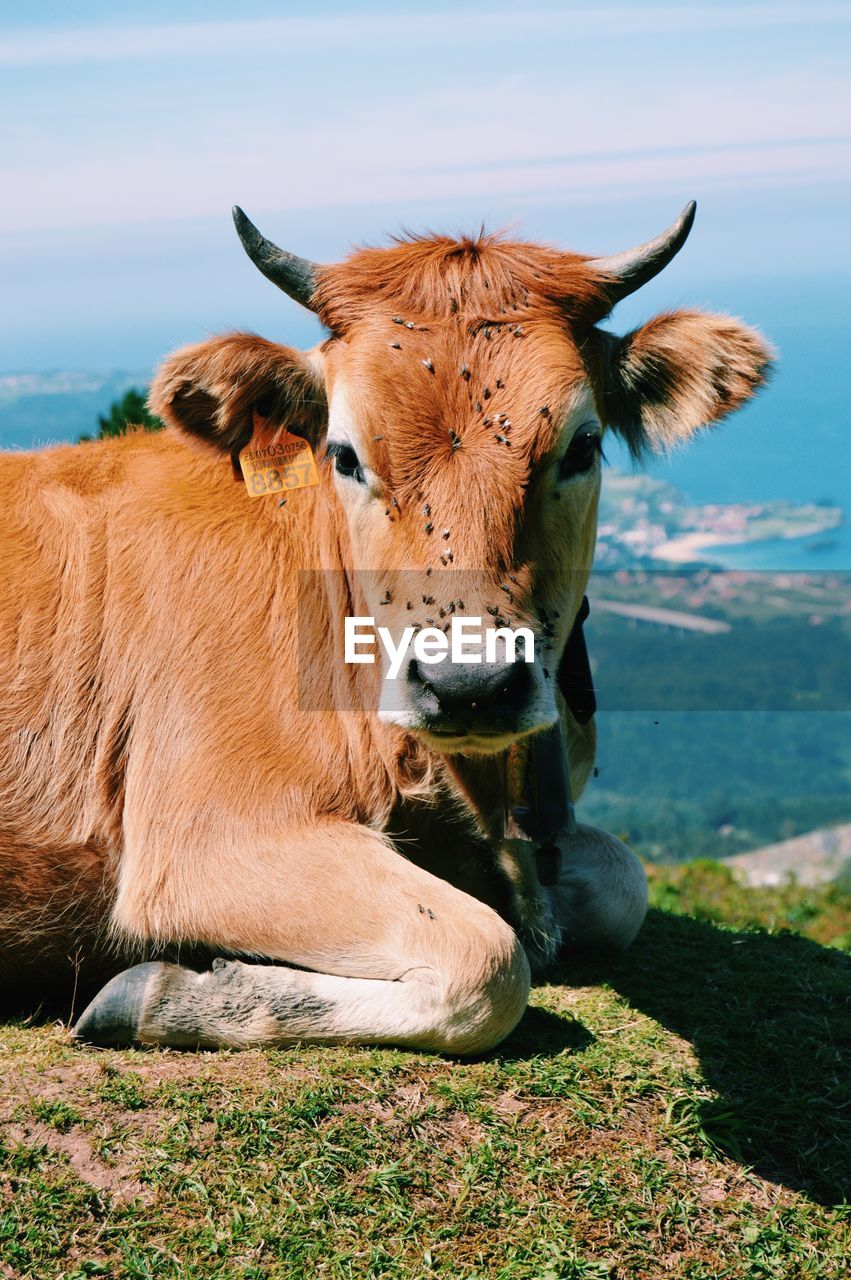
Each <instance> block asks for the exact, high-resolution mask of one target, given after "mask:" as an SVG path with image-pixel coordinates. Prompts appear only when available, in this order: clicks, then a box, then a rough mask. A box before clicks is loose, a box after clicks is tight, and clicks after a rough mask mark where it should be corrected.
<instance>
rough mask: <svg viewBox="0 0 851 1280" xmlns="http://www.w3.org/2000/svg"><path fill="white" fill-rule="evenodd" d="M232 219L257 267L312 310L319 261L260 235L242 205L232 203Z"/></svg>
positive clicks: (237, 232)
mask: <svg viewBox="0 0 851 1280" xmlns="http://www.w3.org/2000/svg"><path fill="white" fill-rule="evenodd" d="M233 221H234V225H235V226H236V234H237V235H238V236H239V238H240V240H241V241H242V247H243V249H244V250H245V252H246V253H247V254H248V256H249V258H250V259H251V261H252V262H253V263H254V265H255V267H257V268H259V270H260V271H262V272H263V274H264V276H265V277H266V279H267V280H271V281H272V284H276V285H277V286H278V288H279V289H283V291H284V293H287V294H289V296H290V297H291V298H293V299H295V301H296V302H300V303H301V305H302V306H303V307H308V308H309V309H310V310H311V311H312V310H313V307H312V305H311V300H312V298H313V295H314V293H315V292H316V286H317V284H318V278H317V275H318V272H319V270H320V266H319V263H317V262H311V261H310V259H309V258H299V257H297V256H296V254H294V253H287V251H286V249H279V248H278V246H277V245H276V244H273V243H272V241H271V240H267V239H266V237H265V236H263V235H261V234H260V232H259V231H258V230H257V228H256V227H255V225H254V223H253V222H252V221H251V219H250V218H248V217H246V215H245V214H244V213H243V212H242V210H241V209H240V207H239V205H238V204H237V205H234V207H233Z"/></svg>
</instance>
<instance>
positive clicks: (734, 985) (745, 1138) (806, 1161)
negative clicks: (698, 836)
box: [552, 911, 851, 1205]
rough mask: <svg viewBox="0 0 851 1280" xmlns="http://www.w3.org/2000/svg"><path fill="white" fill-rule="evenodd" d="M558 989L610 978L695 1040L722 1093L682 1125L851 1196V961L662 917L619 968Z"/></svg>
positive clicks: (790, 942) (839, 1197) (750, 1160)
mask: <svg viewBox="0 0 851 1280" xmlns="http://www.w3.org/2000/svg"><path fill="white" fill-rule="evenodd" d="M552 980H553V981H557V982H558V981H563V982H565V983H567V984H570V985H593V984H595V983H598V982H607V983H608V984H609V985H610V986H611V987H612V988H613V989H614V990H615V991H617V992H618V993H619V994H620V996H621V997H622V998H623V999H625V1000H627V1001H628V1002H629V1003H630V1005H632V1006H633V1007H634V1008H635V1009H637V1010H639V1011H640V1012H642V1013H645V1014H647V1015H649V1016H650V1017H651V1018H653V1019H654V1020H655V1021H657V1022H659V1023H660V1024H661V1025H662V1026H665V1027H667V1028H668V1029H669V1030H671V1031H673V1032H674V1033H675V1034H676V1035H678V1036H681V1037H683V1038H684V1039H686V1040H689V1041H690V1042H691V1043H692V1045H693V1046H694V1049H695V1051H696V1053H697V1055H698V1057H699V1059H700V1065H701V1069H702V1072H703V1076H704V1079H705V1081H706V1083H707V1085H708V1086H709V1088H710V1089H712V1090H713V1092H714V1093H716V1094H717V1095H718V1096H717V1098H716V1099H714V1100H712V1101H707V1102H705V1103H704V1104H700V1102H697V1103H694V1102H692V1100H691V1099H689V1100H688V1104H687V1105H686V1106H685V1109H684V1110H682V1111H678V1110H677V1106H676V1104H675V1105H674V1107H673V1110H672V1123H673V1125H674V1126H675V1127H677V1128H679V1132H680V1134H681V1136H682V1137H683V1138H684V1139H685V1140H686V1141H688V1140H689V1137H690V1136H691V1137H692V1138H693V1140H694V1142H695V1146H696V1147H698V1148H699V1147H700V1145H701V1140H702V1141H703V1142H704V1143H706V1142H708V1143H709V1144H710V1146H712V1147H714V1148H715V1149H717V1150H719V1151H721V1152H724V1153H725V1154H727V1155H729V1156H731V1157H732V1158H733V1159H734V1160H736V1161H738V1162H739V1163H743V1164H747V1165H750V1166H751V1167H753V1169H754V1170H755V1171H756V1172H757V1173H759V1174H760V1175H761V1176H762V1177H764V1178H768V1179H771V1180H772V1181H776V1182H781V1183H783V1184H784V1185H785V1186H787V1187H790V1188H794V1189H795V1190H798V1191H802V1192H805V1193H806V1194H807V1195H809V1196H810V1197H812V1198H813V1199H814V1200H817V1201H819V1202H820V1203H822V1204H831V1205H835V1204H837V1203H840V1202H843V1201H848V1200H849V1199H851V1054H850V1053H849V1050H851V958H849V957H848V956H846V955H843V954H842V953H841V952H839V951H835V950H833V949H831V948H828V947H822V946H819V945H818V944H817V943H815V942H811V941H810V940H809V939H808V938H803V937H800V936H799V935H797V934H791V933H781V934H767V933H762V932H745V933H740V932H734V931H732V930H729V929H722V928H718V927H717V926H715V925H713V924H709V923H706V922H704V921H700V920H695V919H693V918H691V917H688V916H677V915H670V914H668V913H666V912H662V911H651V912H650V914H649V915H648V918H647V923H646V924H645V926H644V928H643V930H642V932H641V934H640V935H639V937H638V939H637V941H636V942H635V944H634V945H633V947H632V948H631V949H630V950H629V951H628V952H627V953H626V954H625V955H624V956H623V957H621V958H619V959H618V960H616V961H611V960H609V961H603V960H592V959H582V960H580V959H578V958H576V957H573V958H569V959H567V960H565V962H564V963H563V964H562V966H561V969H560V971H559V972H558V973H557V974H556V975H554V977H553V979H552Z"/></svg>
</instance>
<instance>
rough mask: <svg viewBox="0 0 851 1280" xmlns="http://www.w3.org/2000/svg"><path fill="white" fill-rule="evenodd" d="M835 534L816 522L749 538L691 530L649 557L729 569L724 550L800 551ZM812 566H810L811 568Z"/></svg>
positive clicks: (677, 563)
mask: <svg viewBox="0 0 851 1280" xmlns="http://www.w3.org/2000/svg"><path fill="white" fill-rule="evenodd" d="M837 533H838V529H837V527H836V526H834V527H831V528H827V529H826V528H825V526H824V525H822V524H817V523H814V524H812V525H800V526H798V527H797V528H795V529H794V530H790V531H789V532H788V533H782V534H778V533H776V532H772V533H771V535H770V536H768V537H752V538H748V537H747V536H744V537H743V536H742V534H741V533H737V534H733V533H727V534H725V533H711V532H710V531H709V530H694V531H692V532H690V533H683V534H679V535H678V536H677V537H675V538H669V539H668V540H667V541H665V542H661V543H660V544H659V545H658V546H657V547H654V548H653V551H652V553H651V555H652V557H653V559H654V560H663V561H665V563H666V564H673V565H683V564H692V563H694V562H695V561H698V560H699V561H701V562H702V563H704V564H711V565H714V566H716V567H717V568H719V569H723V568H728V567H729V563H728V561H727V560H726V558H725V556H724V549H725V548H732V547H735V548H736V550H737V551H740V552H746V551H747V550H748V549H749V548H754V549H756V548H758V547H760V546H765V545H768V544H774V545H777V544H780V545H781V546H786V547H787V548H788V549H789V550H790V551H792V550H793V548H795V547H796V544H797V548H803V547H804V540H805V539H807V538H814V537H818V536H819V535H823V536H828V537H829V536H830V535H835V534H837ZM714 549H717V550H718V551H719V552H720V553H721V554H720V555H718V556H713V555H712V554H711V552H712V551H713V550H714ZM707 553H709V554H707ZM815 567H816V566H815V565H813V568H815Z"/></svg>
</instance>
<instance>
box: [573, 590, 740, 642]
mask: <svg viewBox="0 0 851 1280" xmlns="http://www.w3.org/2000/svg"><path fill="white" fill-rule="evenodd" d="M593 603H594V608H595V609H596V610H598V611H599V612H600V613H616V614H617V615H618V617H621V618H632V619H633V620H634V621H636V622H652V623H655V624H656V626H659V627H676V628H677V629H678V630H682V631H702V632H703V634H704V635H707V636H717V635H722V634H723V633H724V632H725V631H731V630H732V627H731V626H730V624H729V622H721V621H720V619H718V618H704V617H703V615H702V614H699V613H681V612H680V611H679V610H678V609H657V608H656V606H655V605H651V604H624V603H623V601H621V600H601V599H599V597H597V596H595V597H594V602H593Z"/></svg>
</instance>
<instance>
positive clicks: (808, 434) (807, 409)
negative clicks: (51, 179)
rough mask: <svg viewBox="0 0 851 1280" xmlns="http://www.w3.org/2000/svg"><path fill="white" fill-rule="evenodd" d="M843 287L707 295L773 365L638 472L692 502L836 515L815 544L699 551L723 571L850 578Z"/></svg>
mask: <svg viewBox="0 0 851 1280" xmlns="http://www.w3.org/2000/svg"><path fill="white" fill-rule="evenodd" d="M849 283H851V282H849V281H848V280H847V279H846V280H842V279H826V278H825V279H820V278H807V279H798V280H792V281H782V280H777V279H765V280H762V279H758V278H749V279H747V280H746V281H735V280H733V281H730V280H726V281H718V282H713V283H712V285H711V286H709V287H707V288H706V293H707V294H708V295H710V296H708V297H707V298H706V302H707V303H708V304H709V305H710V307H711V306H713V305H718V304H719V303H721V302H722V301H723V310H725V311H727V312H728V313H731V314H734V315H739V316H741V317H742V318H744V319H746V320H747V321H748V322H749V323H752V324H755V325H756V327H757V328H758V329H759V330H760V331H761V332H762V333H763V334H764V335H765V336H766V337H767V338H768V339H769V340H770V341H771V343H772V344H773V346H774V347H775V349H776V352H777V364H776V367H775V370H774V372H773V375H772V377H771V379H770V381H769V383H768V385H767V386H766V387H765V388H764V389H763V390H762V391H760V393H759V394H758V395H757V396H756V397H755V399H754V400H753V401H752V402H751V403H750V404H748V405H747V406H746V407H745V408H743V409H741V410H739V411H738V412H737V413H735V414H733V415H732V416H731V417H730V418H729V419H728V420H727V421H726V422H724V423H721V424H720V425H719V426H717V427H714V428H712V429H710V430H707V431H704V432H701V433H699V434H698V436H697V437H695V438H694V439H693V440H692V442H691V443H690V444H689V445H688V447H686V448H683V449H682V450H680V451H678V452H676V453H674V454H673V455H672V456H671V457H670V458H663V459H658V460H654V461H653V462H652V463H651V464H650V465H649V467H647V468H646V469H647V470H649V472H650V474H652V475H655V476H657V477H658V478H659V479H663V480H666V481H668V483H670V484H672V485H674V486H675V487H676V488H677V489H679V490H680V491H681V492H683V493H684V494H685V495H686V496H687V497H688V498H689V499H691V500H692V501H694V502H695V503H700V504H702V503H710V502H719V503H724V502H764V501H770V500H773V499H789V500H794V501H797V502H804V503H809V502H828V503H830V504H831V505H835V506H838V507H840V508H842V510H843V511H844V513H845V523H844V524H843V525H842V526H841V527H839V528H837V529H835V530H831V531H830V532H829V533H824V534H818V535H815V536H814V537H807V538H792V539H785V538H782V539H771V540H769V541H765V542H753V543H747V544H745V545H743V546H723V547H718V548H712V549H711V551H710V550H708V549H707V550H706V552H705V555H706V558H707V559H711V560H712V561H713V562H714V563H717V564H718V565H720V566H722V567H724V568H731V569H769V570H778V571H783V570H791V569H799V570H800V569H808V570H811V571H815V570H818V571H822V570H836V569H845V570H848V569H851V407H849V406H851V388H849V352H851V289H849V288H848V285H849ZM716 297H717V303H716ZM695 300H696V299H695ZM718 309H719V310H721V309H722V307H721V306H718ZM641 318H644V317H640V316H638V315H637V316H636V320H640V319H641ZM630 319H632V317H630ZM633 322H635V321H633ZM617 327H620V326H617ZM607 453H608V455H609V459H610V461H611V462H612V463H613V464H614V465H616V466H618V467H621V468H627V469H628V468H629V467H630V463H629V459H628V458H627V457H626V455H625V452H624V451H623V450H622V449H620V448H619V447H618V445H617V443H614V444H613V446H612V447H611V448H610V449H609V448H607Z"/></svg>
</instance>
